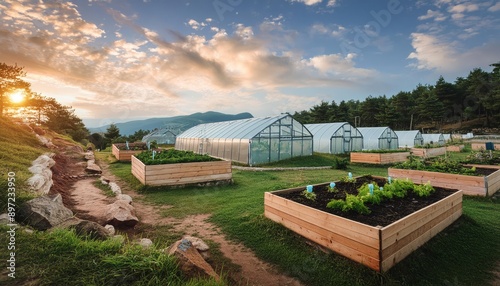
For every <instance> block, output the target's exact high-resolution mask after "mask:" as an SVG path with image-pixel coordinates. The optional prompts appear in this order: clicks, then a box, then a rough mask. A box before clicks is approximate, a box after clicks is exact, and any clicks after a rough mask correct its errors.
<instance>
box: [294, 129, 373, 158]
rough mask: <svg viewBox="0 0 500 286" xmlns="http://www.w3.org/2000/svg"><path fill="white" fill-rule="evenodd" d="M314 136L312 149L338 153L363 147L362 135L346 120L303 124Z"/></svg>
mask: <svg viewBox="0 0 500 286" xmlns="http://www.w3.org/2000/svg"><path fill="white" fill-rule="evenodd" d="M304 126H305V127H306V128H307V129H308V130H309V131H310V132H311V133H312V134H313V137H314V151H315V152H320V153H332V154H340V153H345V152H350V151H353V150H361V149H362V148H363V136H362V135H361V133H360V132H359V131H358V129H356V127H354V126H352V125H351V124H349V123H348V122H332V123H315V124H305V125H304Z"/></svg>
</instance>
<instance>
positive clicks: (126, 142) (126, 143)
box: [125, 141, 130, 150]
mask: <svg viewBox="0 0 500 286" xmlns="http://www.w3.org/2000/svg"><path fill="white" fill-rule="evenodd" d="M125 146H127V150H129V149H130V148H129V147H128V141H125Z"/></svg>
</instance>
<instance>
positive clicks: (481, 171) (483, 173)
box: [476, 167, 498, 176]
mask: <svg viewBox="0 0 500 286" xmlns="http://www.w3.org/2000/svg"><path fill="white" fill-rule="evenodd" d="M496 171H498V169H491V168H478V167H476V174H477V175H480V176H489V175H491V174H493V173H495V172H496Z"/></svg>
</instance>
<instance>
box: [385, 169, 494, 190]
mask: <svg viewBox="0 0 500 286" xmlns="http://www.w3.org/2000/svg"><path fill="white" fill-rule="evenodd" d="M475 166H476V167H477V168H485V169H489V170H491V172H490V174H489V175H487V176H469V175H458V174H448V173H440V172H430V171H420V170H407V169H395V168H389V170H388V172H389V176H391V177H393V178H408V179H410V180H412V181H413V182H414V183H417V184H418V183H420V184H422V183H427V182H430V183H431V185H432V186H435V187H441V188H453V189H459V190H462V191H463V192H464V194H465V195H471V196H483V197H485V196H491V195H493V194H494V193H496V192H497V191H498V190H500V170H498V169H494V168H487V166H481V165H475Z"/></svg>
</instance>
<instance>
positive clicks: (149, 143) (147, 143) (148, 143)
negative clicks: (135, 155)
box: [146, 141, 151, 150]
mask: <svg viewBox="0 0 500 286" xmlns="http://www.w3.org/2000/svg"><path fill="white" fill-rule="evenodd" d="M146 146H148V150H151V142H149V141H148V142H146Z"/></svg>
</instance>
